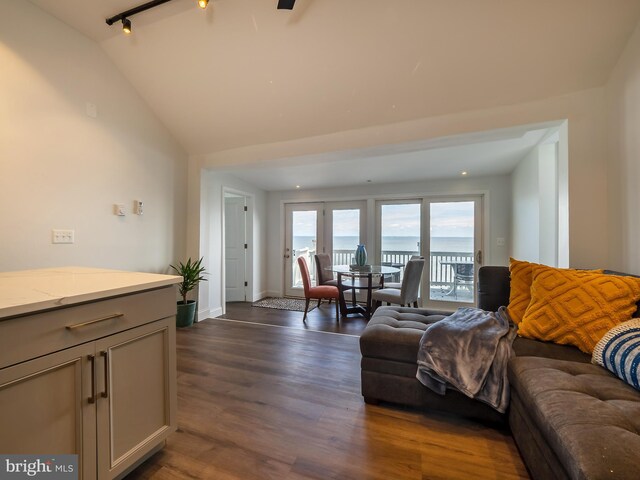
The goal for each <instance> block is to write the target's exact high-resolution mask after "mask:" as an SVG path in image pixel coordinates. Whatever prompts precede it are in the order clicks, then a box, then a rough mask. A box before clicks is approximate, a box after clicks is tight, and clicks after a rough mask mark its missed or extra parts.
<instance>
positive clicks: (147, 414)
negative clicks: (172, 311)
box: [96, 317, 176, 479]
mask: <svg viewBox="0 0 640 480" xmlns="http://www.w3.org/2000/svg"><path fill="white" fill-rule="evenodd" d="M96 352H97V356H98V358H99V363H98V365H99V367H98V369H99V370H100V369H102V373H101V374H99V375H98V378H99V381H98V384H99V394H98V397H99V398H98V410H97V412H98V413H97V415H98V419H97V420H98V423H97V425H98V478H99V479H110V478H113V477H115V476H117V475H119V474H121V473H123V472H125V471H126V470H127V469H128V468H129V467H131V466H132V465H134V464H136V462H137V461H138V460H140V458H141V457H143V456H144V455H146V454H147V453H148V452H150V451H152V450H153V449H154V448H155V447H156V446H158V445H159V444H160V443H161V442H162V441H164V439H165V438H166V437H167V436H168V435H169V433H171V432H172V431H174V430H175V425H176V420H175V418H176V417H175V405H176V386H175V385H176V374H175V317H171V318H167V319H164V320H159V321H157V322H153V323H150V324H148V325H144V326H141V327H138V328H134V329H132V330H129V331H127V332H123V333H119V334H116V335H112V336H110V337H106V338H104V339H101V340H99V341H98V342H97V343H96ZM101 377H102V378H101Z"/></svg>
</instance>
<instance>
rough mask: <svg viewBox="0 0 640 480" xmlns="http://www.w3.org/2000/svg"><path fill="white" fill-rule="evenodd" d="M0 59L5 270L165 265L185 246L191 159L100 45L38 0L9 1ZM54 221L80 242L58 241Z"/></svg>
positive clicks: (0, 23)
mask: <svg viewBox="0 0 640 480" xmlns="http://www.w3.org/2000/svg"><path fill="white" fill-rule="evenodd" d="M0 65H1V67H0V69H1V73H0V97H1V98H2V100H1V101H0V230H1V231H2V238H1V240H0V244H1V246H2V248H0V270H1V271H5V270H17V269H25V268H39V267H47V266H61V265H83V266H85V265H86V266H99V267H109V268H119V269H127V270H142V271H155V272H165V271H167V269H168V265H169V263H171V262H173V261H175V259H176V258H181V257H182V255H183V253H184V250H185V223H186V222H185V219H184V214H185V209H186V208H185V207H186V203H185V202H186V193H185V192H186V167H187V157H186V154H185V152H184V151H183V150H182V148H181V147H180V146H179V145H178V144H177V143H176V142H175V141H174V140H173V139H172V137H171V135H170V134H169V132H168V131H167V129H166V128H164V126H163V125H162V124H161V123H160V122H159V121H158V120H157V118H156V117H154V116H153V114H152V113H151V111H150V109H149V108H148V107H147V105H146V104H144V102H143V101H142V100H141V99H140V97H139V96H138V95H137V94H136V92H135V91H134V90H133V88H132V87H131V86H130V85H129V84H128V82H127V81H126V80H125V79H124V78H123V76H122V75H121V74H120V73H119V72H118V71H117V70H116V68H115V67H114V66H113V64H112V63H111V61H110V60H109V59H108V58H107V57H106V56H105V54H104V53H103V51H102V50H101V49H100V48H99V47H98V46H97V45H96V44H95V43H94V42H92V41H91V40H89V39H87V38H86V37H84V36H83V35H81V34H80V33H78V32H77V31H75V30H73V29H71V28H70V27H68V26H66V25H65V24H63V23H61V22H60V21H58V20H56V19H54V18H53V17H51V16H49V15H48V14H46V13H44V12H43V11H41V10H40V9H38V8H37V7H35V6H34V5H33V4H31V3H30V2H25V1H11V2H1V3H0ZM88 102H89V103H92V104H95V105H96V106H97V111H98V116H97V118H91V117H90V116H88V115H87V114H86V111H85V109H86V104H87V103H88ZM136 199H138V200H142V201H144V204H145V210H144V215H143V216H136V215H133V214H132V213H131V210H132V207H133V201H134V200H136ZM114 203H123V204H125V206H126V209H127V212H128V214H127V215H126V217H117V216H115V215H113V204H114ZM52 228H63V229H74V230H75V237H76V242H75V244H73V245H52V244H51V229H52Z"/></svg>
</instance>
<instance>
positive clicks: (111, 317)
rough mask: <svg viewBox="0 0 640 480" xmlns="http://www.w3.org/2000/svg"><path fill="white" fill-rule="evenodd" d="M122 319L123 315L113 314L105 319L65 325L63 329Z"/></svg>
mask: <svg viewBox="0 0 640 480" xmlns="http://www.w3.org/2000/svg"><path fill="white" fill-rule="evenodd" d="M120 317H124V313H114V314H113V315H107V316H106V317H100V318H96V319H95V320H89V321H88V322H82V323H76V324H74V325H67V326H66V327H65V328H66V329H67V330H73V329H74V328H80V327H85V326H87V325H91V324H92V323H98V322H104V321H106V320H113V319H114V318H120Z"/></svg>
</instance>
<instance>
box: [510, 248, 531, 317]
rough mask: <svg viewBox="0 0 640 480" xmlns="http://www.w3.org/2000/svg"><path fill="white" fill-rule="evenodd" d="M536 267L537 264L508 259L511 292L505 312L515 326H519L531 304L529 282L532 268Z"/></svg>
mask: <svg viewBox="0 0 640 480" xmlns="http://www.w3.org/2000/svg"><path fill="white" fill-rule="evenodd" d="M537 265H538V264H537V263H529V262H523V261H521V260H516V259H514V258H509V274H510V276H511V282H510V288H511V290H510V292H509V305H508V306H507V312H508V313H509V317H511V321H512V322H513V323H515V324H516V325H519V324H520V322H521V321H522V317H524V312H525V311H526V310H527V307H528V306H529V303H530V302H531V280H532V274H533V267H534V266H537Z"/></svg>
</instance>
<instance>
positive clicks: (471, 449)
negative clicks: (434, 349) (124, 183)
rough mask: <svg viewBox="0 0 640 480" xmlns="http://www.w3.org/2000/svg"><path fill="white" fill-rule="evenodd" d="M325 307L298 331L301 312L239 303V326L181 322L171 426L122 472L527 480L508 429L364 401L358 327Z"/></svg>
mask: <svg viewBox="0 0 640 480" xmlns="http://www.w3.org/2000/svg"><path fill="white" fill-rule="evenodd" d="M332 308H333V307H329V306H326V307H325V306H323V307H321V309H320V311H315V312H312V314H314V313H315V314H314V315H312V316H311V317H310V319H309V321H308V325H307V326H306V327H305V326H304V325H303V324H302V314H301V313H300V312H283V311H279V310H273V311H271V310H268V309H263V308H255V307H250V306H247V305H240V304H235V305H232V306H231V307H230V308H229V309H228V311H227V315H225V317H236V318H235V319H234V320H236V319H238V320H242V321H234V320H230V319H222V318H215V319H209V320H205V321H203V322H200V323H198V324H196V325H194V326H193V327H191V328H186V329H179V330H178V334H177V339H178V431H177V432H176V433H174V434H172V435H171V436H170V437H169V439H168V440H167V445H166V447H165V448H164V449H163V450H162V451H160V452H158V453H157V454H155V455H154V456H153V457H151V458H150V459H149V460H148V461H147V462H145V463H144V464H142V465H141V466H140V467H138V468H137V469H136V470H134V471H133V472H132V473H131V474H130V475H129V476H128V477H127V478H128V479H129V480H133V479H147V478H148V479H154V480H161V479H178V478H179V479H242V480H245V479H246V480H248V479H269V478H272V479H291V480H296V479H297V480H302V479H380V480H383V479H384V480H395V479H398V480H402V479H423V480H426V479H468V478H474V479H484V478H486V479H521V478H522V479H524V478H528V476H527V472H526V470H525V467H524V466H523V464H522V461H521V459H520V457H519V455H518V452H517V449H516V447H515V445H514V442H513V440H512V438H511V436H510V435H509V433H508V432H507V431H500V430H495V429H492V428H490V427H487V426H484V425H481V424H478V423H474V422H471V421H467V420H463V419H460V418H457V417H454V416H446V415H439V414H436V413H433V412H420V411H415V410H410V409H403V408H399V407H393V406H390V405H378V406H371V405H365V404H364V402H363V401H362V397H361V395H360V352H359V346H358V337H357V336H354V335H357V332H359V331H361V330H362V328H364V323H363V321H362V320H359V319H348V320H344V321H341V322H340V324H339V325H336V322H335V318H333V315H332ZM323 310H324V311H326V313H325V312H323ZM325 317H326V318H325ZM247 322H252V323H247ZM270 323H273V324H274V325H278V326H280V327H283V326H284V327H292V328H278V327H274V326H271V325H270ZM326 332H331V333H336V332H344V333H349V335H335V334H328V333H326Z"/></svg>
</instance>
